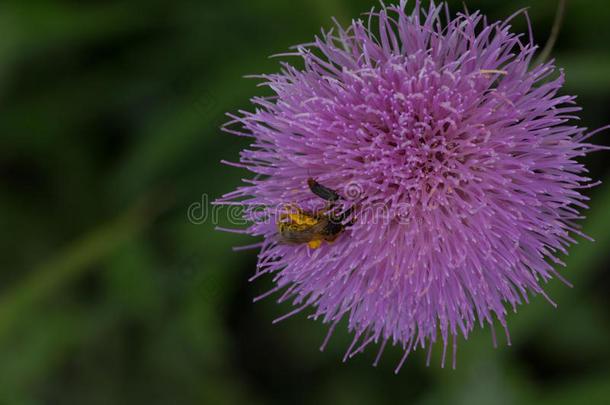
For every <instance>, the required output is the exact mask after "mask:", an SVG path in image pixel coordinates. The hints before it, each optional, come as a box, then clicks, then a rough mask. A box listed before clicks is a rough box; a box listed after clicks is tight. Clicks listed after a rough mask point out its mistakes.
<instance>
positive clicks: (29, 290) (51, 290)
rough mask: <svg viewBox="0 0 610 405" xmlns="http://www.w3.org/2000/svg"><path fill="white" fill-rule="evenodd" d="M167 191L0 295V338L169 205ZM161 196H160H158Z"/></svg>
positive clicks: (70, 247)
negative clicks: (42, 302)
mask: <svg viewBox="0 0 610 405" xmlns="http://www.w3.org/2000/svg"><path fill="white" fill-rule="evenodd" d="M168 195H171V193H169V192H167V191H166V192H165V193H163V194H161V193H151V194H150V195H149V196H148V197H147V198H142V199H140V200H139V201H138V202H137V203H135V204H134V205H133V207H132V208H130V209H128V210H127V211H126V212H124V213H123V214H121V215H119V216H118V217H116V218H114V219H113V220H110V221H109V222H107V223H105V224H103V225H101V226H100V227H99V228H97V229H94V230H93V231H90V232H89V233H87V234H85V235H84V236H82V237H81V238H80V239H78V240H76V241H75V242H72V243H71V244H69V245H68V246H66V247H65V248H64V249H63V250H62V251H61V252H60V253H58V254H57V255H56V256H55V257H53V258H51V259H50V260H48V261H47V262H45V263H43V264H41V265H40V266H38V267H37V268H35V269H34V270H33V271H31V272H30V273H29V274H28V275H27V276H26V277H25V278H23V279H22V280H20V281H18V282H17V283H16V285H15V286H12V287H9V289H8V291H6V292H5V293H4V295H3V296H1V297H0V341H1V340H2V339H4V338H5V337H6V336H7V334H8V333H9V332H10V331H11V330H12V329H13V327H14V326H15V324H16V323H17V322H18V320H19V319H23V318H26V317H27V315H26V314H27V312H29V311H32V310H33V309H34V307H35V306H36V305H37V304H39V303H40V301H42V300H43V299H45V298H47V297H49V296H52V295H53V294H56V293H57V292H58V291H59V290H60V289H61V288H63V287H64V286H65V285H66V284H68V283H70V282H71V281H73V280H75V279H77V278H78V277H79V276H80V275H82V274H83V273H85V272H86V271H87V270H89V269H91V268H92V266H93V265H94V264H96V263H97V262H99V261H100V260H101V259H102V258H104V257H106V256H107V255H109V254H110V253H112V252H113V251H114V250H115V249H117V248H118V247H120V246H121V245H122V244H123V243H125V242H127V241H128V240H130V239H131V238H133V237H134V236H135V235H136V234H137V233H138V232H139V231H141V230H142V229H144V228H145V227H146V226H148V225H150V224H151V223H152V222H153V221H154V220H155V218H157V217H158V216H159V215H160V214H161V213H162V212H164V211H165V210H166V209H167V208H169V207H170V206H171V201H170V200H169V199H168V198H166V197H165V196H168ZM160 196H162V198H160Z"/></svg>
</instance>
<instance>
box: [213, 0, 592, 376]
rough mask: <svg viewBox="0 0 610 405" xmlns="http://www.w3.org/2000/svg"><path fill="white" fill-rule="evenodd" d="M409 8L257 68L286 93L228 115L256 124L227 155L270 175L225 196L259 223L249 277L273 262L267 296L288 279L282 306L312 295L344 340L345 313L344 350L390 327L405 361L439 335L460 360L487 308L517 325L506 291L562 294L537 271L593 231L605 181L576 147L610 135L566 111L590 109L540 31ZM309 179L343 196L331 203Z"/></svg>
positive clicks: (387, 11) (385, 10) (382, 339)
mask: <svg viewBox="0 0 610 405" xmlns="http://www.w3.org/2000/svg"><path fill="white" fill-rule="evenodd" d="M405 6H406V1H401V4H400V6H398V7H397V6H389V7H385V6H382V8H381V10H380V11H379V12H371V13H369V17H368V21H367V22H363V21H361V20H356V21H354V22H352V24H351V25H350V26H349V27H348V28H347V29H343V28H342V27H341V26H339V24H336V27H335V29H334V32H333V31H331V32H328V33H323V35H322V37H321V38H318V37H316V38H315V41H314V42H313V43H310V44H304V45H300V46H297V47H296V48H295V51H294V52H293V53H289V54H284V55H281V56H287V55H292V56H298V57H300V58H302V61H303V62H304V67H303V68H296V67H293V66H292V65H290V64H288V63H285V62H284V63H282V67H283V68H282V69H281V72H280V73H278V74H272V75H258V76H255V77H258V78H262V79H263V80H264V83H263V84H264V85H267V86H269V87H270V88H271V89H272V90H273V91H274V92H275V93H276V95H275V96H274V97H269V98H263V97H255V98H253V99H252V102H253V103H254V104H255V105H256V106H257V108H256V110H255V111H254V112H246V111H240V112H239V115H230V116H231V117H232V119H233V120H232V121H231V122H230V123H229V124H230V125H235V124H237V125H239V126H240V127H241V128H240V129H231V127H230V126H226V127H225V128H224V129H225V130H226V131H227V132H230V133H234V134H237V135H242V136H248V137H252V138H253V143H252V145H251V148H250V149H248V150H244V151H243V152H242V153H241V159H240V162H241V163H228V162H225V163H228V164H232V165H235V166H238V167H243V168H247V169H248V170H250V171H252V172H253V173H255V174H256V176H255V177H254V178H253V179H252V180H244V181H246V183H247V185H246V186H242V187H239V188H238V189H237V190H236V191H234V192H232V193H229V194H227V195H225V196H223V198H221V199H220V200H218V201H217V202H216V203H219V204H233V205H241V206H244V207H245V212H244V218H245V219H247V220H249V221H251V222H252V223H253V224H252V225H251V226H250V227H249V228H248V229H247V230H246V231H241V232H247V233H249V234H251V235H254V236H262V237H263V238H264V239H263V241H262V242H261V243H260V244H257V245H254V246H257V247H258V246H260V247H262V249H261V252H260V254H259V256H258V265H257V271H256V274H255V275H254V276H253V277H252V279H254V278H256V277H258V276H260V275H262V274H266V273H274V282H275V283H276V287H275V288H273V289H272V290H271V291H269V292H268V293H267V294H264V296H266V295H269V294H271V293H274V292H277V291H279V290H282V289H284V291H283V294H282V295H281V297H280V299H279V301H280V302H281V301H284V300H287V299H291V300H292V301H293V304H294V305H295V306H296V309H295V310H294V311H292V312H291V313H289V314H287V315H286V316H284V317H282V318H280V319H278V320H281V319H283V318H285V317H287V316H290V315H292V314H294V313H296V312H298V311H301V310H302V309H304V308H307V307H312V308H314V310H313V313H312V315H311V317H312V318H314V319H318V318H321V319H322V321H323V322H324V323H330V325H331V326H330V331H329V334H328V336H330V334H331V333H332V330H333V328H334V327H335V325H336V324H337V323H338V322H339V321H340V320H341V319H342V318H344V317H345V316H346V317H347V318H348V321H349V330H350V331H352V330H353V331H354V335H355V336H354V340H353V343H352V344H351V346H350V347H349V349H348V350H347V353H346V355H345V358H348V357H351V356H353V355H354V354H356V353H358V352H360V351H362V350H363V349H364V347H365V346H367V345H368V344H370V343H373V342H375V343H380V349H379V354H378V356H377V359H376V360H375V364H376V363H377V362H378V360H379V357H380V356H381V353H382V351H383V349H384V347H385V345H386V343H387V342H388V341H391V343H392V344H400V345H401V346H402V348H403V349H404V357H403V358H402V360H401V361H400V363H399V365H398V367H397V369H396V371H397V372H398V370H399V369H400V367H401V365H402V363H403V362H404V360H405V359H406V357H407V355H408V354H409V352H410V351H411V350H415V349H416V348H417V347H418V346H419V347H421V348H425V347H426V346H428V348H429V350H430V349H431V348H432V345H433V344H434V343H435V342H436V341H437V340H438V339H439V337H440V339H441V340H442V342H443V357H442V358H443V365H444V361H445V357H446V351H447V345H448V343H449V341H450V340H451V341H452V345H453V366H454V367H455V350H456V337H457V335H458V334H461V335H462V336H464V338H467V337H468V334H469V332H470V331H471V330H472V329H473V328H474V326H475V323H476V322H477V321H478V323H479V324H480V325H481V327H483V326H484V324H485V323H488V324H489V325H490V326H491V328H492V332H493V323H494V318H495V319H497V321H499V323H500V325H502V326H503V327H504V329H505V330H507V327H506V318H505V317H506V313H507V309H506V308H505V303H508V304H509V306H510V307H512V308H513V310H515V311H516V307H517V304H521V303H522V302H523V301H525V302H527V301H528V294H532V295H535V294H541V295H543V296H544V297H545V298H547V299H548V300H549V302H551V303H552V304H553V305H555V304H554V303H553V302H552V301H551V300H550V299H549V298H548V297H547V296H546V295H545V293H544V291H543V290H542V288H541V286H540V284H541V282H542V281H544V282H546V281H548V280H549V279H551V278H553V277H557V278H559V279H561V280H563V279H562V278H561V276H560V275H559V274H558V273H557V272H556V271H555V269H554V268H553V265H552V264H551V263H555V264H563V263H562V262H561V260H560V259H559V258H558V257H557V256H558V255H559V254H566V253H567V252H566V247H567V246H569V245H570V244H571V243H575V241H574V239H573V238H572V234H577V235H580V236H583V237H587V236H586V235H584V234H583V233H582V232H580V231H579V230H578V227H579V226H578V225H577V224H575V222H574V221H575V220H577V219H580V218H582V216H581V215H580V214H579V210H580V209H581V208H586V207H587V206H586V205H585V204H584V201H585V200H587V198H586V197H585V196H583V195H582V194H581V193H580V191H579V190H580V189H582V188H585V187H590V186H593V185H595V184H597V183H591V179H589V178H588V177H586V175H585V174H584V173H586V169H585V168H584V166H583V165H582V164H580V163H578V162H577V161H576V160H575V158H576V157H578V156H584V155H585V154H586V153H587V152H589V151H593V150H597V149H600V147H598V146H595V145H591V144H589V143H585V142H584V141H585V139H586V138H588V137H589V136H591V135H592V134H593V133H589V134H585V131H586V128H580V127H578V126H574V125H568V124H567V121H568V120H569V119H572V118H575V117H573V116H571V115H569V114H571V113H573V112H575V111H578V110H579V107H576V106H574V101H573V100H574V97H573V96H558V95H557V92H558V90H559V89H560V88H561V86H562V84H563V81H564V75H563V72H562V71H561V70H560V71H559V73H558V74H555V75H553V73H555V67H554V66H553V65H552V62H549V63H544V64H541V65H538V66H532V65H531V64H530V62H531V60H532V57H533V55H534V52H535V50H536V47H535V46H534V45H533V43H532V40H531V32H530V39H529V41H524V39H523V36H522V35H516V34H514V33H511V31H510V26H509V25H508V21H509V20H510V19H511V18H512V17H511V18H509V19H508V20H507V21H505V22H496V23H493V24H488V23H487V21H486V18H485V17H484V16H482V15H481V14H480V13H479V12H475V13H473V14H469V15H465V14H458V15H457V16H456V18H454V19H451V18H450V15H449V10H448V7H447V6H446V5H441V6H435V5H430V7H429V9H428V10H427V11H425V10H423V9H421V8H420V4H419V2H416V4H415V8H414V11H413V12H412V14H407V12H406V11H405ZM515 15H516V14H515ZM445 20H446V22H443V21H445ZM372 27H374V29H373V28H372ZM596 132H597V131H596ZM309 178H313V179H315V180H316V181H317V182H318V183H319V185H321V186H322V187H325V188H327V189H330V190H335V191H336V192H337V194H338V195H340V196H341V197H342V198H340V199H337V200H336V201H334V203H328V202H326V201H324V200H323V199H322V198H320V196H319V195H316V194H314V193H313V192H312V189H310V188H309V187H308V179H309ZM290 204H292V206H290ZM324 207H326V208H330V210H329V211H320V209H321V208H324ZM341 212H343V213H345V212H347V213H348V215H341V214H340V213H341ZM330 218H334V219H337V218H339V220H340V221H342V225H339V228H340V229H339V232H336V233H331V237H330V238H324V237H320V236H319V235H318V240H316V241H314V242H315V243H313V244H307V243H300V244H287V243H285V242H286V241H283V240H282V236H281V235H279V234H278V225H280V226H281V224H282V223H288V224H289V225H293V226H294V227H295V229H296V230H295V232H296V234H298V235H301V236H302V237H303V238H304V239H306V238H311V234H313V231H311V228H310V226H313V224H316V223H320V222H321V221H324V220H326V221H327V220H329V219H330ZM307 221H310V222H311V223H306V222H307ZM299 225H301V227H300V228H299V227H298V226H299ZM297 228H298V229H297ZM308 229H309V230H308ZM318 231H319V230H318ZM308 232H309V233H308ZM333 238H335V239H336V241H334V243H328V242H329V241H332V239H333ZM318 245H319V247H318ZM564 282H565V281H564ZM566 284H569V283H567V282H566ZM259 298H262V297H259ZM507 339H508V344H510V340H509V337H508V331H507ZM327 340H328V337H327V338H326V340H325V342H324V344H323V345H322V348H323V347H324V345H325V344H326V341H327ZM494 345H495V334H494ZM429 358H430V357H429V354H428V362H429Z"/></svg>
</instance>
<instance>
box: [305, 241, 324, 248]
mask: <svg viewBox="0 0 610 405" xmlns="http://www.w3.org/2000/svg"><path fill="white" fill-rule="evenodd" d="M321 244H322V239H316V240H312V241H309V242H307V246H309V247H310V248H312V249H315V248H318V247H320V245H321Z"/></svg>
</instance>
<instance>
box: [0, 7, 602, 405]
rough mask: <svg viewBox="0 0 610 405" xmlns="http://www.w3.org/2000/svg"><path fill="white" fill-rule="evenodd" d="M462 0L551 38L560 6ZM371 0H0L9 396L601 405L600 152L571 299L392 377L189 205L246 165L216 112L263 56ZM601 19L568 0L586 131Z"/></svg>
mask: <svg viewBox="0 0 610 405" xmlns="http://www.w3.org/2000/svg"><path fill="white" fill-rule="evenodd" d="M424 3H425V4H427V2H426V1H424ZM466 3H467V6H468V8H469V9H470V10H474V9H481V10H482V11H483V12H484V13H485V14H487V15H488V16H489V17H490V20H497V19H503V18H506V17H508V16H509V15H510V14H512V13H513V12H514V11H516V10H517V9H519V8H521V7H527V6H530V8H529V14H530V17H531V20H532V24H533V28H534V36H535V39H536V42H537V43H538V44H544V43H545V41H546V38H547V37H548V35H549V32H550V30H551V26H552V21H553V18H554V13H555V9H556V1H554V0H536V1H533V0H529V1H524V0H518V1H496V2H490V1H483V0H478V1H474V0H473V1H467V2H466ZM377 4H378V3H377V2H376V1H375V0H358V1H347V0H327V1H325V0H312V1H307V2H288V1H281V0H264V1H246V0H242V1H215V2H206V1H203V2H197V1H181V2H165V1H158V0H148V1H143V0H133V1H130V2H103V1H74V0H73V1H27V2H26V1H16V0H3V1H2V3H0V103H1V107H0V130H1V140H2V143H1V147H0V176H1V180H0V184H1V190H2V191H1V194H0V209H1V211H0V212H1V213H2V214H1V217H0V219H1V223H0V225H1V229H2V232H1V234H0V235H1V236H0V237H1V238H2V239H1V242H0V249H1V254H0V263H1V266H2V271H1V273H0V280H1V286H0V404H28V405H30V404H32V405H34V404H207V403H211V404H212V403H213V404H241V403H253V404H268V403H277V404H280V403H292V404H309V403H319V404H337V403H339V404H343V403H346V404H347V403H349V404H365V403H409V404H441V403H452V404H470V405H472V404H490V403H498V404H517V403H518V404H521V403H526V404H527V403H536V404H554V405H556V404H564V403H565V404H569V403H575V402H577V401H578V402H582V403H587V404H590V403H591V404H593V403H597V404H602V403H608V401H609V398H610V345H609V342H610V300H609V299H608V291H610V276H609V273H608V263H609V259H610V253H609V248H610V236H609V234H608V228H609V227H610V213H609V212H608V207H609V206H610V170H608V167H609V166H608V165H607V164H606V163H605V162H606V161H607V160H608V155H607V154H606V153H605V152H598V153H596V154H594V155H592V156H588V157H587V158H586V159H585V160H584V162H585V163H586V164H587V166H588V167H589V168H590V170H591V173H592V177H593V178H596V179H601V180H605V184H604V185H602V186H600V187H597V188H595V189H593V190H586V192H587V193H588V194H589V195H590V196H591V197H592V200H591V209H590V210H589V211H588V212H587V213H586V215H587V217H588V218H587V220H586V221H583V225H584V230H585V232H587V233H588V234H589V235H591V236H593V237H594V238H595V239H596V240H597V242H596V243H590V242H588V241H586V240H584V239H582V238H578V240H579V244H578V245H576V246H574V247H573V248H572V249H571V251H570V256H569V257H567V258H566V259H565V260H566V262H567V264H568V267H567V269H566V270H562V274H563V275H564V276H565V277H567V278H568V279H569V280H571V281H572V282H573V283H574V288H572V289H570V288H568V287H567V286H565V285H564V284H562V283H561V282H560V281H558V280H554V281H552V282H551V283H549V285H548V286H547V291H548V292H549V294H550V296H551V297H552V298H553V299H555V300H556V301H557V302H558V303H559V307H558V308H557V309H554V308H553V307H552V306H551V305H549V304H548V303H547V302H546V301H545V299H544V298H542V297H540V296H537V297H534V298H533V299H532V300H531V303H530V304H529V305H524V306H522V307H520V308H519V314H510V315H509V326H510V331H511V334H512V340H513V346H511V347H507V346H506V345H505V340H504V339H503V338H500V339H499V340H500V342H499V347H498V348H497V349H494V348H493V347H492V343H491V336H490V331H489V328H485V329H476V330H475V331H474V332H473V333H472V335H471V337H470V339H469V340H468V341H464V340H463V339H459V348H458V368H457V370H456V371H452V370H451V369H450V368H446V369H441V368H440V354H441V350H440V348H439V347H438V345H437V347H436V348H435V350H434V351H433V357H432V364H431V366H430V367H428V368H427V367H425V353H422V351H421V350H419V351H417V352H415V353H413V354H412V355H411V356H410V358H409V359H408V360H407V362H406V364H405V366H404V367H403V369H402V371H401V372H400V374H399V375H397V376H396V375H394V374H393V370H394V367H395V366H396V363H397V362H398V360H399V359H400V356H401V354H402V353H401V351H400V350H399V349H397V348H387V349H386V351H385V353H384V356H383V357H382V361H381V363H380V365H379V366H378V367H377V368H373V367H371V363H372V362H373V360H374V357H375V355H376V348H375V347H373V346H371V347H370V348H369V349H368V350H367V351H366V352H365V353H364V354H363V355H359V356H356V357H355V358H353V359H352V360H349V361H348V362H347V363H342V362H341V358H342V356H343V353H344V350H346V348H347V346H348V345H349V342H350V341H351V335H350V334H349V333H348V332H347V331H346V324H345V322H344V323H342V324H340V325H339V327H337V328H336V331H335V333H334V335H333V338H332V339H331V341H330V344H329V346H328V347H327V349H326V350H325V351H324V352H322V353H321V352H319V351H318V348H319V346H320V344H321V342H322V340H323V338H324V336H325V334H326V331H327V326H326V325H323V324H322V323H321V322H313V321H311V320H307V319H306V314H300V315H297V316H294V317H292V318H290V319H288V320H285V321H283V322H280V323H279V324H276V325H272V324H271V321H272V320H273V319H275V318H276V317H278V316H280V315H282V314H284V313H286V312H288V311H289V309H290V305H289V304H288V303H285V304H281V305H278V304H276V303H275V302H274V298H268V299H266V300H263V301H261V302H259V303H256V304H253V303H252V302H251V301H252V298H253V297H255V296H256V295H259V294H260V293H262V292H264V291H266V290H267V289H269V288H270V287H271V285H272V284H271V281H270V277H267V278H263V279H259V280H257V281H255V282H253V283H248V281H247V279H248V278H249V277H250V276H251V275H252V274H253V272H254V267H255V263H256V253H257V252H256V251H252V250H251V251H242V252H233V251H232V250H231V247H232V246H235V245H243V244H248V243H254V242H255V241H256V240H254V239H252V238H250V237H248V236H245V235H235V234H228V233H224V232H218V231H214V226H215V224H213V223H212V221H211V220H210V219H209V218H208V220H206V221H203V219H204V218H203V217H200V219H202V220H201V221H196V222H198V223H193V222H192V221H189V220H188V218H187V212H188V209H189V207H191V209H194V210H195V211H193V213H195V214H197V212H199V215H202V211H203V209H204V208H205V209H208V208H210V207H209V206H208V204H209V202H210V201H213V200H214V199H215V198H217V197H219V196H220V195H221V194H223V193H226V192H228V191H230V190H232V189H234V188H235V187H236V186H237V185H238V184H239V183H240V179H241V178H242V177H250V175H249V174H248V173H247V172H245V171H244V170H240V169H236V168H231V167H227V166H223V165H221V164H220V163H219V161H220V160H221V159H228V160H236V159H237V155H238V152H239V150H240V149H242V148H243V147H245V146H246V145H247V139H244V138H239V137H235V136H231V135H227V134H224V133H222V132H221V131H220V130H219V126H220V125H221V124H222V123H223V122H225V121H226V120H227V118H226V117H225V116H224V113H225V112H227V111H231V112H233V111H236V110H237V109H240V108H242V109H251V108H252V107H251V106H250V104H249V101H248V99H249V97H251V96H254V95H263V94H268V90H267V89H262V88H257V87H256V81H255V80H251V79H243V78H242V76H243V75H246V74H255V73H272V72H275V71H277V70H278V67H279V64H278V63H279V62H278V60H276V59H268V58H267V56H268V55H271V54H274V53H278V52H283V51H285V50H287V48H288V47H289V46H291V45H293V44H298V43H303V42H309V41H310V40H311V39H312V37H313V35H314V34H317V33H319V32H320V27H325V28H329V27H330V26H331V24H330V17H331V16H336V17H337V19H338V20H339V21H340V22H342V23H343V24H347V23H349V21H350V20H351V18H353V17H357V16H359V14H360V13H361V12H363V11H367V10H368V9H370V7H371V6H373V5H377ZM450 5H451V9H452V11H454V12H455V11H457V10H459V9H461V8H462V1H461V0H459V1H451V2H450ZM608 21H610V4H609V3H608V2H607V1H605V0H579V1H571V2H568V11H567V14H566V18H565V21H564V24H563V27H562V30H561V34H560V36H559V39H558V41H557V45H556V47H555V50H554V51H553V56H554V57H556V58H557V63H558V65H559V66H562V67H564V68H565V70H566V74H567V82H566V85H565V89H564V92H565V93H568V94H577V95H578V96H579V98H578V102H579V104H580V105H581V106H582V107H583V108H584V111H583V112H582V114H581V117H582V120H581V123H580V124H581V125H583V126H587V127H589V128H597V127H599V126H601V125H604V124H607V123H610V116H609V114H608V113H609V112H610V108H609V105H610V30H609V29H608ZM513 25H514V29H515V30H516V31H519V32H524V31H525V30H526V23H525V19H524V18H523V17H522V16H520V17H517V18H516V19H515V20H514V23H513ZM594 141H595V142H597V143H602V144H608V143H609V142H608V131H606V133H605V134H600V135H598V136H597V137H596V138H594ZM193 204H194V205H193ZM197 204H199V205H197ZM197 210H198V211H197ZM219 222H220V225H221V226H223V225H224V226H227V225H228V224H227V211H226V210H222V211H220V218H219Z"/></svg>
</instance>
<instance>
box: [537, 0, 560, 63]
mask: <svg viewBox="0 0 610 405" xmlns="http://www.w3.org/2000/svg"><path fill="white" fill-rule="evenodd" d="M565 9H566V0H559V4H557V12H556V13H555V21H553V28H551V35H549V39H548V40H547V41H546V44H545V45H544V48H543V49H542V51H541V52H540V55H538V58H537V59H536V61H535V62H534V66H538V65H540V64H541V63H544V62H546V60H547V59H548V58H549V56H550V55H551V52H552V51H553V47H554V46H555V42H556V41H557V37H558V36H559V29H560V28H561V22H562V20H563V15H564V13H565Z"/></svg>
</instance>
